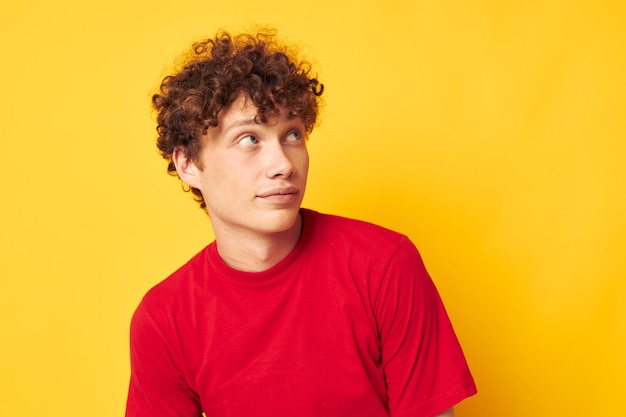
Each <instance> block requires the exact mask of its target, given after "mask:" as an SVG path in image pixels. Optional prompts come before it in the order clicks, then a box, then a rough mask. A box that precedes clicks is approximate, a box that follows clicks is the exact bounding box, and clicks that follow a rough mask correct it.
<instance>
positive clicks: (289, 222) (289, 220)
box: [266, 207, 300, 233]
mask: <svg viewBox="0 0 626 417" xmlns="http://www.w3.org/2000/svg"><path fill="white" fill-rule="evenodd" d="M299 214H300V208H299V207H298V208H293V209H286V210H280V211H279V212H274V213H272V214H271V215H270V216H268V218H267V223H266V225H267V226H269V227H268V229H271V230H268V232H269V233H282V232H287V231H289V230H291V228H293V227H295V226H296V222H297V220H298V216H299Z"/></svg>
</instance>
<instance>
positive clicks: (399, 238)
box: [303, 209, 410, 251]
mask: <svg viewBox="0 0 626 417" xmlns="http://www.w3.org/2000/svg"><path fill="white" fill-rule="evenodd" d="M303 213H304V219H305V224H306V223H307V222H310V223H312V224H311V229H312V230H311V232H312V233H314V234H315V238H316V239H321V240H328V241H333V242H340V243H343V244H347V245H350V246H353V247H361V248H366V249H367V248H371V249H376V250H377V251H381V250H394V248H396V247H397V246H398V245H402V244H403V242H407V241H408V242H409V243H410V241H409V239H408V238H407V237H406V236H405V235H404V234H402V233H399V232H396V231H394V230H390V229H387V228H385V227H382V226H379V225H377V224H374V223H370V222H367V221H364V220H357V219H352V218H348V217H342V216H337V215H332V214H324V213H319V212H317V211H313V210H308V209H307V210H303Z"/></svg>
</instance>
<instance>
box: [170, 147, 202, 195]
mask: <svg viewBox="0 0 626 417" xmlns="http://www.w3.org/2000/svg"><path fill="white" fill-rule="evenodd" d="M172 162H174V166H176V172H178V176H179V177H180V179H181V180H183V182H184V183H185V184H187V185H188V186H190V187H193V188H200V178H199V176H198V172H199V169H198V167H197V166H196V164H195V163H194V162H193V161H192V160H191V159H190V158H188V157H187V154H186V153H185V149H184V148H183V147H182V146H178V147H176V148H175V149H174V152H172Z"/></svg>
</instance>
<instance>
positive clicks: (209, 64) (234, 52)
mask: <svg viewBox="0 0 626 417" xmlns="http://www.w3.org/2000/svg"><path fill="white" fill-rule="evenodd" d="M275 35H276V33H275V31H272V30H266V31H263V32H261V33H258V34H254V35H252V34H245V33H244V34H239V35H236V36H231V35H230V34H229V33H228V32H218V33H217V35H216V36H215V37H214V38H211V39H207V40H205V41H202V42H197V43H195V44H194V45H193V49H192V50H191V51H190V53H189V55H188V56H187V59H186V60H185V62H184V63H183V66H182V70H180V71H179V72H178V73H176V74H174V75H169V76H167V77H165V78H164V79H163V81H162V83H161V87H160V90H159V93H157V94H154V95H153V96H152V105H153V107H154V109H155V110H156V111H157V112H158V115H157V123H158V126H157V132H158V139H157V147H158V148H159V151H160V153H161V155H162V156H163V158H164V159H166V160H167V161H168V167H167V171H168V173H169V174H171V175H174V176H177V175H178V174H177V172H176V167H175V166H174V163H173V162H172V153H173V152H174V150H175V149H176V148H178V147H182V148H183V149H184V151H185V154H186V155H187V157H188V158H190V159H192V160H194V161H195V162H198V160H197V158H198V156H199V154H200V150H201V149H202V143H201V141H200V138H201V137H202V136H203V135H205V134H206V132H207V129H208V128H209V127H215V126H217V124H218V114H219V112H220V110H222V109H223V108H225V107H227V106H228V105H230V104H231V103H232V102H233V101H235V100H236V99H237V98H238V97H239V96H240V95H241V94H244V95H246V96H247V97H248V98H249V99H250V100H252V102H253V103H254V105H255V106H256V107H257V108H258V115H257V118H258V121H259V122H260V123H266V122H267V120H268V118H272V117H274V116H277V115H278V114H279V112H280V110H281V109H287V111H288V114H289V116H290V117H298V118H300V119H301V120H302V122H303V123H304V126H305V129H306V133H307V135H308V134H309V133H311V131H312V130H313V127H314V126H315V124H316V121H317V115H318V110H319V106H320V105H321V98H320V96H321V94H322V92H323V91H324V86H323V84H321V83H320V82H319V81H318V80H317V78H316V77H315V76H312V75H311V65H310V64H309V63H308V62H306V61H298V60H297V59H296V57H295V56H294V54H292V53H290V51H289V50H288V49H287V48H286V47H285V46H283V45H282V44H280V43H279V42H278V41H277V40H276V36H275ZM191 192H192V193H193V194H194V196H195V198H196V200H197V201H198V202H199V203H200V206H201V207H202V208H204V207H206V204H205V201H204V199H203V197H202V193H201V192H200V190H199V189H197V188H193V187H192V188H191Z"/></svg>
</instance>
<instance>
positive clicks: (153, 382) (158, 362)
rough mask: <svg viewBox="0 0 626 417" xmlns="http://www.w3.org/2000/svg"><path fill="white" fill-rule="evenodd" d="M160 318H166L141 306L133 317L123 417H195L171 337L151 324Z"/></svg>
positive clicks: (195, 402)
mask: <svg viewBox="0 0 626 417" xmlns="http://www.w3.org/2000/svg"><path fill="white" fill-rule="evenodd" d="M144 302H145V300H144ZM161 315H165V316H167V314H163V313H160V314H159V313H158V312H157V313H156V314H155V312H152V313H151V312H150V311H149V310H148V309H147V308H146V306H145V304H144V303H142V304H140V306H139V307H138V308H137V310H136V311H135V314H134V315H133V319H132V321H131V329H130V360H131V378H130V386H129V391H128V400H127V404H126V417H199V416H201V415H202V411H201V406H200V402H199V399H198V396H197V395H196V394H195V392H194V391H193V390H192V389H190V387H189V386H188V384H187V383H186V382H185V376H184V373H183V372H182V370H181V366H180V361H181V360H180V357H178V355H179V354H177V350H176V349H175V348H174V347H173V345H172V343H173V341H174V337H172V336H174V335H173V334H168V331H167V330H165V329H164V326H163V325H162V324H161V325H159V324H157V320H155V316H156V317H159V318H162V317H161ZM165 321H167V320H165ZM166 328H167V327H166Z"/></svg>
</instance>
